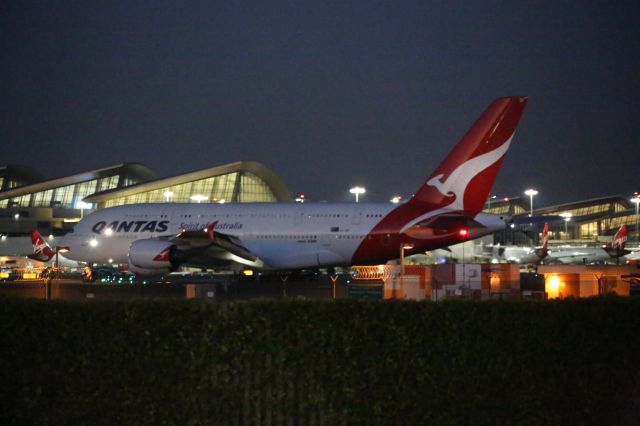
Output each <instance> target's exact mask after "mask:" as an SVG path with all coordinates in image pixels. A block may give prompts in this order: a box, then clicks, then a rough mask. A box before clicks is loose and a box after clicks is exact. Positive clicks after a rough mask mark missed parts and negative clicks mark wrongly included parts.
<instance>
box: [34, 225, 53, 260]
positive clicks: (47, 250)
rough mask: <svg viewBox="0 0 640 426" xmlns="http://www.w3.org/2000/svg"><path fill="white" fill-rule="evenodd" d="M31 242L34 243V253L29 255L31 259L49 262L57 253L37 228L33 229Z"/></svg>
mask: <svg viewBox="0 0 640 426" xmlns="http://www.w3.org/2000/svg"><path fill="white" fill-rule="evenodd" d="M31 243H32V244H33V253H32V254H30V255H29V256H27V257H29V258H30V259H33V260H39V261H41V262H48V261H49V260H51V258H52V257H53V256H55V254H56V253H55V252H54V251H53V249H52V248H51V247H49V244H47V242H46V241H45V240H44V238H42V236H41V235H40V233H39V232H38V231H36V230H33V231H31Z"/></svg>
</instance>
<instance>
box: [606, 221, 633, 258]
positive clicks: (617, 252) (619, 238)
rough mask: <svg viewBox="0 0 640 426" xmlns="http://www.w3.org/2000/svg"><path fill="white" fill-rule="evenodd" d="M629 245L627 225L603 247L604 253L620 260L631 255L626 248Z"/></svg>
mask: <svg viewBox="0 0 640 426" xmlns="http://www.w3.org/2000/svg"><path fill="white" fill-rule="evenodd" d="M626 245H627V225H622V226H621V227H620V229H618V232H616V234H615V235H614V236H613V238H612V239H611V241H610V242H609V243H607V245H605V246H604V247H603V249H604V251H606V252H607V254H608V255H609V256H611V257H613V258H616V259H617V258H620V257H622V256H626V255H627V254H629V253H631V250H627V249H625V248H624V247H625V246H626Z"/></svg>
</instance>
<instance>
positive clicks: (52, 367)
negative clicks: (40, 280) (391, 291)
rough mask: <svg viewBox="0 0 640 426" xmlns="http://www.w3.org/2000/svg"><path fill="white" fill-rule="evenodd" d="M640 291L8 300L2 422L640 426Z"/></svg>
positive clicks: (0, 360) (0, 311)
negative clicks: (501, 297) (409, 297)
mask: <svg viewBox="0 0 640 426" xmlns="http://www.w3.org/2000/svg"><path fill="white" fill-rule="evenodd" d="M639 333H640V300H634V299H630V298H626V299H621V298H595V299H586V300H566V301H558V302H495V303H494V302H482V303H475V302H459V303H439V304H433V303H412V302H393V301H387V302H357V301H349V300H340V301H337V302H308V301H295V300H284V301H276V300H273V301H270V300H260V301H254V302H250V303H226V304H215V303H203V302H198V301H175V300H171V301H142V302H133V303H116V302H105V303H96V304H92V303H69V302H62V301H50V302H47V301H39V300H24V299H10V298H4V299H0V353H1V355H0V384H1V386H0V389H1V390H0V423H1V424H3V425H8V424H92V425H93V424H114V423H118V422H121V423H125V424H153V425H158V424H176V425H177V424H179V425H183V424H284V423H286V424H294V423H295V424H399V423H402V424H418V423H419V424H426V423H432V424H505V423H506V424H541V423H550V424H563V423H580V424H594V423H617V424H620V423H629V424H634V422H635V421H640V417H639V414H638V409H637V408H636V406H637V405H640V404H638V402H639V401H638V397H639V395H640V374H639V371H640V369H639V365H640V364H639V363H638V361H640V359H639V358H640V338H639Z"/></svg>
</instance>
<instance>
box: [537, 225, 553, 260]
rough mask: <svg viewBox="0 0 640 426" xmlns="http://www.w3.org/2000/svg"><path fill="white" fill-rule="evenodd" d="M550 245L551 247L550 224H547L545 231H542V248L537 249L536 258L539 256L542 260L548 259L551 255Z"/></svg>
mask: <svg viewBox="0 0 640 426" xmlns="http://www.w3.org/2000/svg"><path fill="white" fill-rule="evenodd" d="M548 245H549V224H548V223H545V224H544V229H543V230H542V245H541V246H540V247H537V248H536V249H535V250H534V252H535V254H536V256H538V257H539V258H540V260H542V259H544V258H545V257H547V255H548V254H549V247H548Z"/></svg>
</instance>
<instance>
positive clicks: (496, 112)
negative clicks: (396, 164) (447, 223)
mask: <svg viewBox="0 0 640 426" xmlns="http://www.w3.org/2000/svg"><path fill="white" fill-rule="evenodd" d="M526 103H527V98H526V97H517V96H516V97H508V98H499V99H496V100H495V101H493V102H492V103H491V105H489V107H488V108H487V109H486V110H485V111H484V112H483V113H482V115H481V116H480V118H478V120H477V121H476V122H475V123H474V124H473V126H472V127H471V128H470V129H469V131H467V133H466V134H465V135H464V137H463V138H462V139H461V140H460V141H459V142H458V143H457V145H456V146H455V147H454V148H453V149H452V150H451V152H450V153H449V155H448V156H447V157H446V158H445V159H444V161H443V162H442V163H441V164H440V165H439V166H438V168H437V169H436V170H435V171H434V172H433V173H432V174H431V176H429V179H427V182H426V184H425V185H423V186H422V187H421V188H420V189H419V190H418V191H417V192H416V194H415V196H414V197H413V198H412V199H411V200H409V203H412V204H420V205H427V206H430V207H432V208H438V207H445V206H450V208H451V209H453V210H464V211H467V212H470V213H472V214H473V213H478V212H480V211H481V210H482V208H483V206H484V203H485V201H486V200H487V197H488V196H489V192H490V191H491V187H492V186H493V183H494V181H495V179H496V176H497V174H498V170H499V169H500V166H501V165H502V161H503V160H504V155H505V153H506V152H507V149H508V148H509V145H510V143H511V138H512V137H513V134H514V133H515V130H516V126H517V125H518V122H519V121H520V117H521V115H522V111H523V110H524V107H525V105H526Z"/></svg>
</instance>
